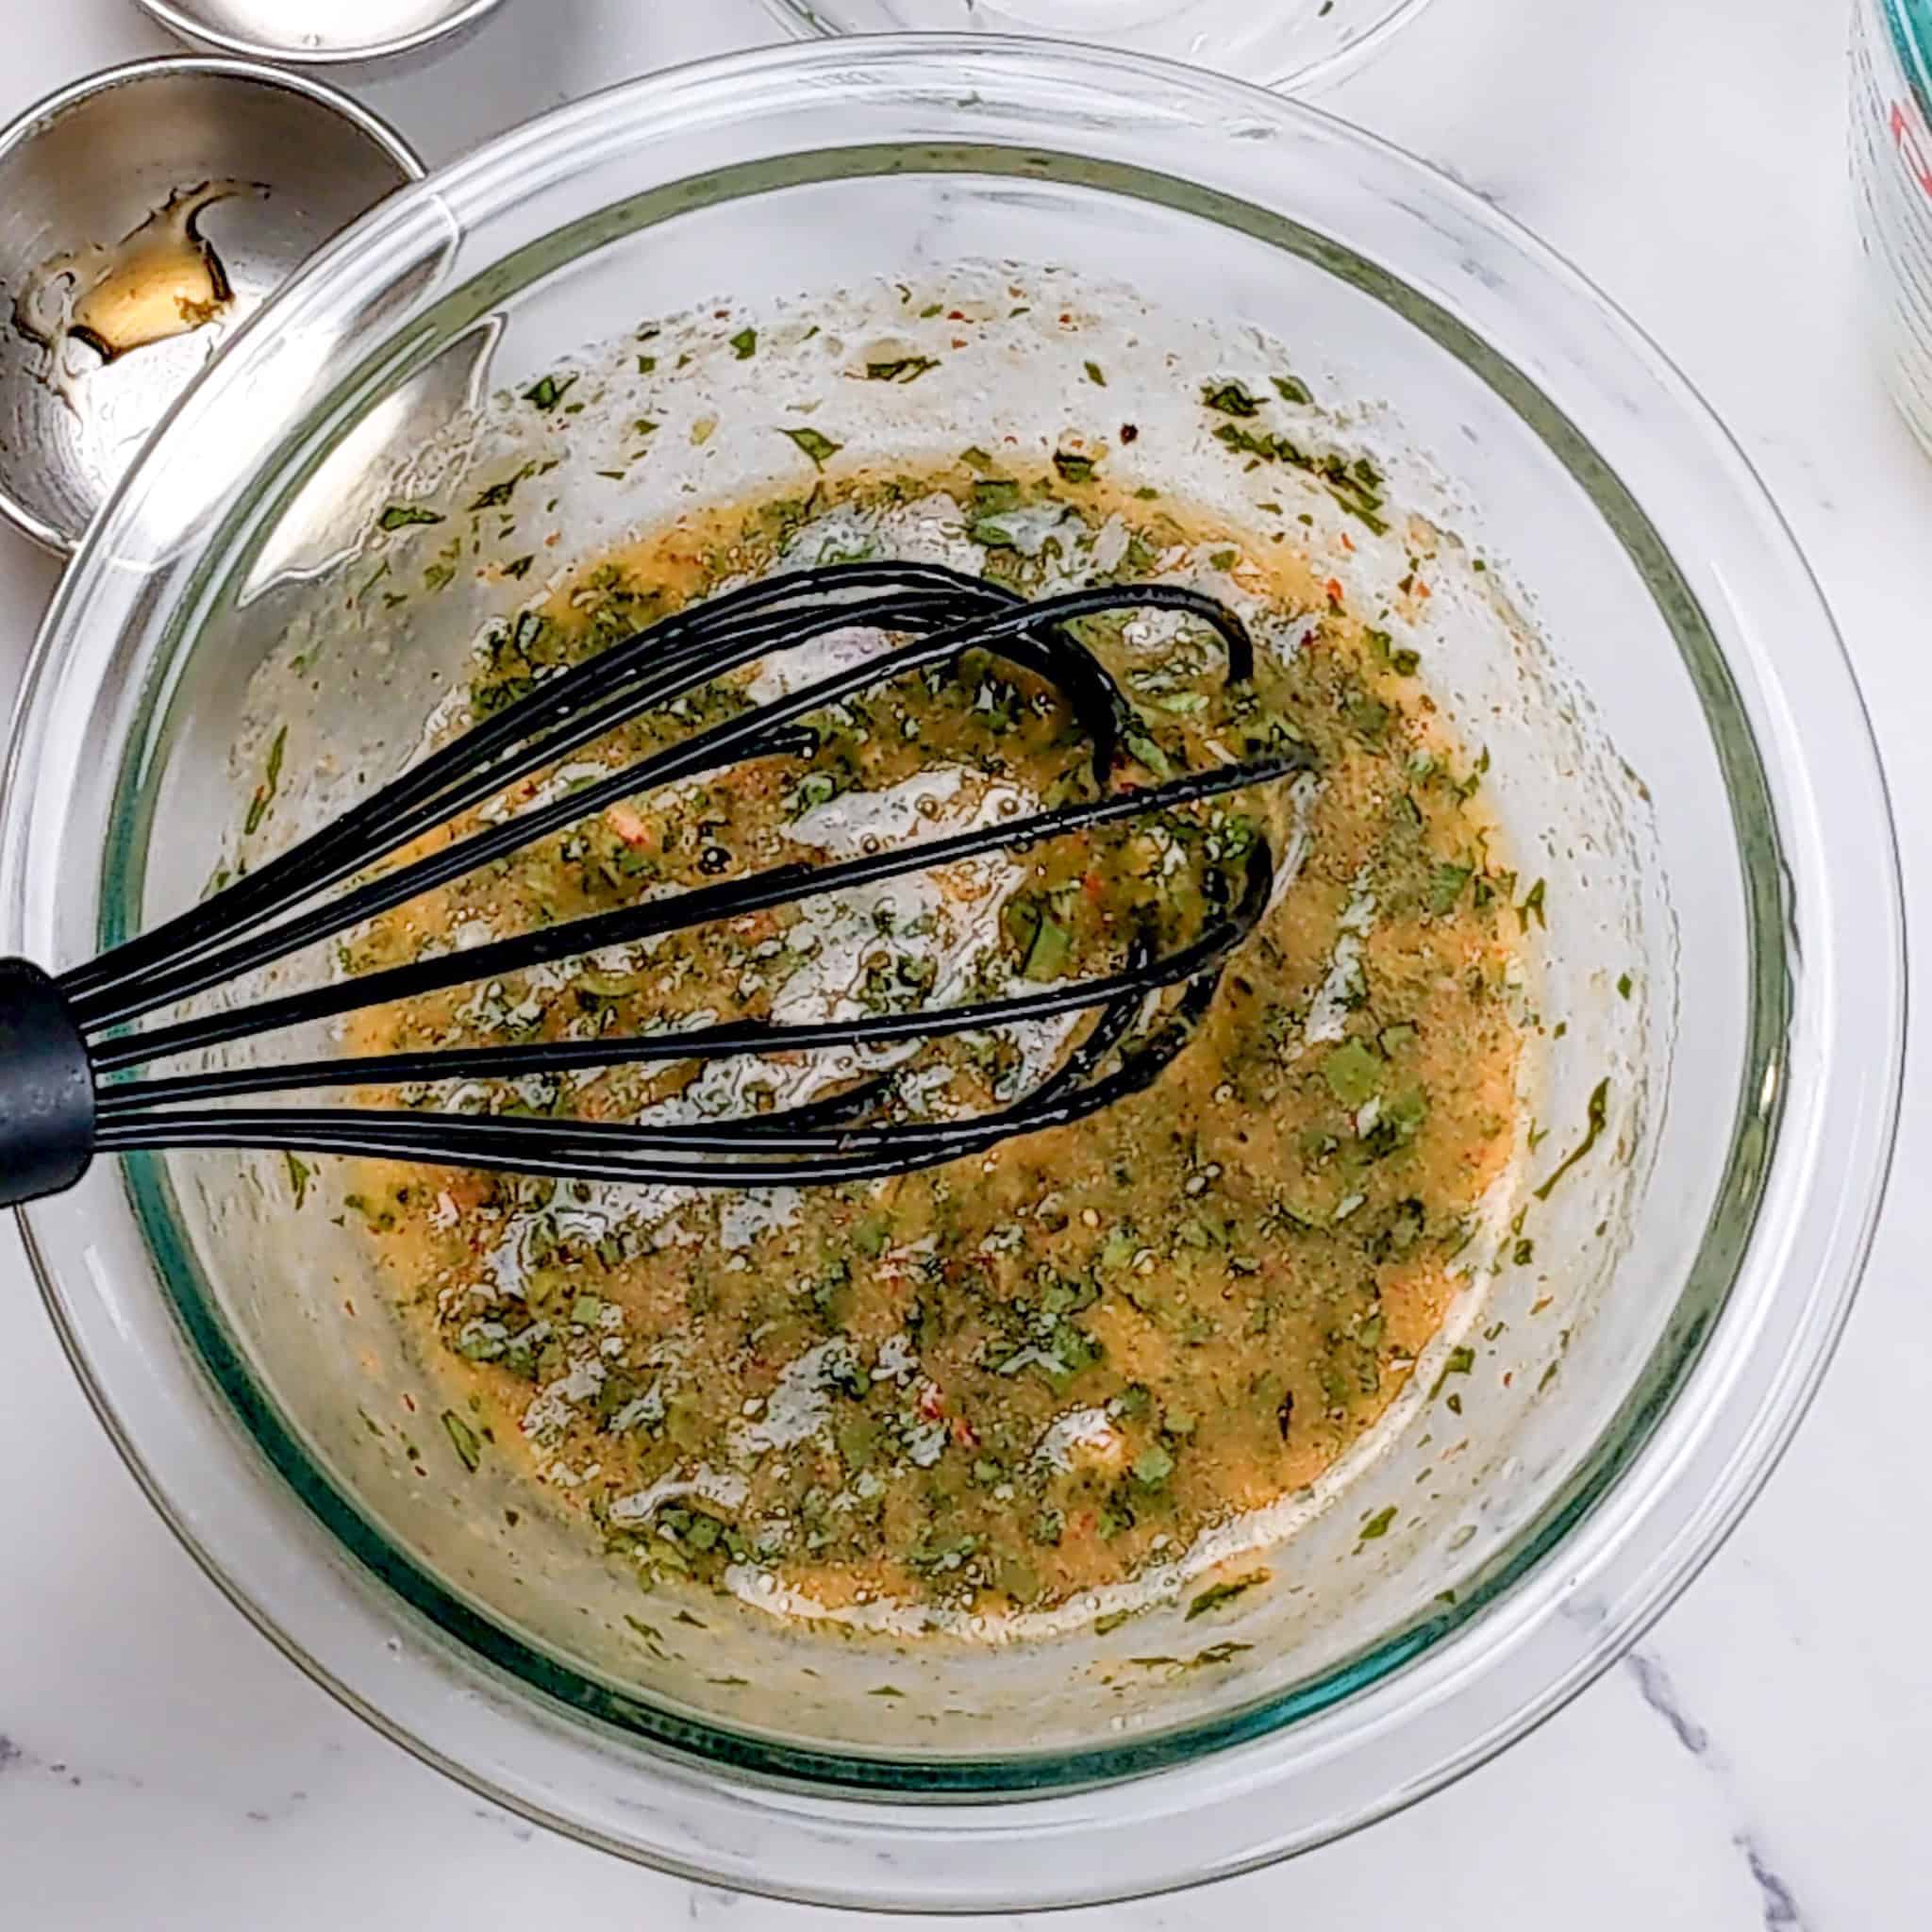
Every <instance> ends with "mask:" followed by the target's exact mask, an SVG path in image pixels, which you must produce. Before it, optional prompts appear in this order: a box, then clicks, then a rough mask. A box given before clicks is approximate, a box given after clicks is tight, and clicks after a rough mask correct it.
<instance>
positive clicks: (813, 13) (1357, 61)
mask: <svg viewBox="0 0 1932 1932" xmlns="http://www.w3.org/2000/svg"><path fill="white" fill-rule="evenodd" d="M143 4H144V5H145V4H149V0H143ZM1431 4H1432V0H1396V4H1395V5H1394V6H1393V7H1391V8H1390V10H1389V11H1388V12H1387V13H1386V14H1384V15H1383V17H1382V18H1381V19H1380V20H1378V21H1377V22H1376V23H1375V25H1374V26H1372V27H1371V28H1370V29H1369V30H1368V32H1367V33H1365V34H1362V35H1360V36H1359V37H1358V38H1357V39H1355V40H1353V41H1350V42H1348V44H1347V45H1346V46H1342V47H1338V48H1336V50H1335V51H1334V52H1333V53H1332V54H1323V55H1321V56H1319V57H1318V58H1315V59H1312V60H1305V61H1303V62H1302V63H1301V64H1300V65H1299V66H1295V65H1292V64H1291V65H1290V66H1287V67H1283V68H1279V69H1271V71H1269V72H1268V73H1266V74H1261V75H1253V76H1251V78H1252V79H1253V80H1254V81H1255V82H1256V83H1257V85H1259V86H1263V87H1269V88H1283V89H1286V90H1287V91H1288V92H1291V93H1293V94H1296V95H1299V96H1301V97H1303V98H1307V96H1309V95H1312V94H1318V93H1321V92H1324V91H1325V90H1326V89H1328V88H1331V87H1333V86H1335V85H1336V84H1337V83H1338V82H1340V81H1342V80H1345V79H1346V78H1347V77H1348V76H1349V75H1351V74H1353V73H1355V72H1356V71H1357V68H1360V67H1363V66H1365V65H1367V63H1368V62H1369V61H1371V60H1373V59H1374V58H1375V57H1376V55H1378V54H1379V53H1381V52H1382V50H1383V49H1384V48H1385V47H1386V46H1387V45H1388V44H1389V42H1391V40H1393V39H1394V37H1395V36H1396V35H1397V34H1398V33H1400V32H1401V31H1402V29H1403V28H1404V27H1406V26H1410V25H1413V24H1414V23H1415V22H1416V21H1417V20H1419V19H1420V18H1421V17H1422V16H1423V14H1424V13H1425V12H1426V11H1427V10H1428V8H1429V7H1430V5H1431ZM765 8H766V10H767V11H768V12H769V13H771V14H772V15H773V16H774V18H775V19H776V20H777V21H778V22H779V23H780V25H783V26H784V27H785V28H786V29H787V30H788V31H789V32H790V33H791V34H793V35H795V36H797V37H798V38H799V39H801V40H809V39H812V38H818V39H823V40H837V39H845V40H850V39H854V38H857V37H859V36H860V35H861V34H864V33H865V32H866V30H864V29H860V28H857V27H842V26H836V25H832V24H830V23H829V22H827V21H826V20H824V18H823V16H822V13H821V9H820V8H818V7H816V6H814V5H813V4H812V0H765ZM924 31H925V33H926V34H927V35H928V37H930V36H934V35H938V34H941V33H944V32H947V31H951V30H949V29H944V28H937V27H935V28H929V29H925V30H924ZM866 37H868V38H874V39H876V38H880V36H878V35H876V34H867V35H866ZM974 38H975V39H977V38H982V37H980V36H974ZM996 38H997V37H996ZM1065 44H1068V45H1076V44H1078V42H1071V41H1070V42H1066V43H1065ZM1143 58H1155V57H1143ZM1207 71H1208V72H1210V73H1219V72H1222V71H1223V70H1220V69H1218V68H1209V69H1208V70H1207Z"/></svg>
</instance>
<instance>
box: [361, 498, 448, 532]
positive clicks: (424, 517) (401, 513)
mask: <svg viewBox="0 0 1932 1932" xmlns="http://www.w3.org/2000/svg"><path fill="white" fill-rule="evenodd" d="M442 521H443V519H442V516H441V513H440V512H439V511H436V510H433V509H425V508H423V507H422V505H421V504H416V503H392V504H391V505H390V507H389V508H387V509H386V510H384V511H383V513H382V514H381V516H379V517H378V518H377V519H376V520H375V522H376V527H377V528H378V529H381V530H401V529H406V528H408V525H411V524H440V523H441V522H442Z"/></svg>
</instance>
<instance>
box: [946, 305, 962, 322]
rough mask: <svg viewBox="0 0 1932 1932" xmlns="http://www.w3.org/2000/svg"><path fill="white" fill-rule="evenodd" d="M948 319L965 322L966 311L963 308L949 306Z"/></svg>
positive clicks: (949, 320)
mask: <svg viewBox="0 0 1932 1932" xmlns="http://www.w3.org/2000/svg"><path fill="white" fill-rule="evenodd" d="M946 320H947V321H948V322H964V321H965V320H966V311H965V310H964V309H963V308H949V309H947V310H946Z"/></svg>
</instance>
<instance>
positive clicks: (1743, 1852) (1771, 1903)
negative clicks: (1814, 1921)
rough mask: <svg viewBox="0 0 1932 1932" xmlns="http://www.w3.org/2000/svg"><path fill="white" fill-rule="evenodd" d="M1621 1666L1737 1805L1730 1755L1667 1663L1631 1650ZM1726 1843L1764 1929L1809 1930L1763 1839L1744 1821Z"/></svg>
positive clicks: (1782, 1931)
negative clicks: (1751, 1890)
mask: <svg viewBox="0 0 1932 1932" xmlns="http://www.w3.org/2000/svg"><path fill="white" fill-rule="evenodd" d="M1624 1671H1625V1673H1626V1674H1628V1676H1629V1678H1630V1681H1631V1682H1632V1683H1633V1684H1635V1685H1636V1687H1637V1693H1638V1695H1639V1696H1640V1697H1641V1698H1642V1699H1643V1701H1644V1703H1645V1704H1646V1705H1648V1706H1649V1707H1650V1708H1651V1709H1652V1710H1653V1711H1655V1712H1656V1713H1657V1716H1658V1717H1660V1718H1661V1719H1662V1720H1663V1722H1664V1723H1665V1724H1667V1725H1668V1726H1669V1727H1670V1731H1671V1735H1672V1736H1673V1737H1674V1738H1675V1739H1676V1740H1677V1742H1678V1743H1679V1744H1681V1745H1682V1746H1683V1747H1684V1749H1685V1751H1686V1752H1687V1753H1689V1755H1690V1756H1691V1757H1693V1758H1695V1759H1696V1760H1697V1762H1698V1763H1699V1764H1701V1765H1702V1766H1703V1767H1704V1769H1705V1770H1706V1771H1707V1773H1708V1774H1710V1776H1711V1777H1712V1778H1713V1779H1714V1780H1715V1781H1716V1783H1717V1786H1718V1788H1719V1790H1721V1791H1722V1792H1723V1794H1724V1799H1725V1801H1726V1803H1728V1804H1730V1805H1731V1806H1732V1807H1733V1808H1734V1809H1735V1808H1737V1807H1738V1802H1739V1801H1738V1795H1737V1791H1736V1789H1735V1780H1734V1777H1733V1774H1732V1770H1731V1765H1730V1760H1729V1759H1728V1758H1727V1757H1725V1756H1724V1753H1723V1752H1722V1751H1721V1750H1719V1749H1718V1748H1717V1746H1716V1745H1715V1743H1714V1742H1713V1741H1712V1739H1711V1735H1710V1733H1709V1731H1708V1730H1707V1729H1706V1728H1705V1726H1704V1725H1703V1724H1700V1723H1699V1722H1698V1721H1697V1719H1696V1718H1695V1717H1694V1716H1693V1715H1692V1714H1691V1710H1690V1708H1689V1707H1688V1706H1687V1705H1686V1704H1685V1703H1684V1700H1683V1698H1682V1696H1681V1695H1680V1694H1679V1693H1678V1691H1677V1687H1676V1685H1675V1684H1674V1682H1673V1680H1672V1677H1671V1674H1670V1671H1669V1669H1668V1668H1667V1667H1666V1666H1665V1664H1664V1661H1663V1659H1662V1658H1661V1657H1658V1656H1657V1653H1656V1652H1655V1651H1649V1650H1633V1651H1632V1652H1631V1653H1630V1655H1629V1656H1628V1657H1625V1658H1624ZM1731 1843H1732V1845H1733V1846H1734V1847H1735V1848H1736V1850H1737V1851H1738V1852H1739V1854H1740V1856H1741V1857H1743V1860H1744V1863H1745V1867H1746V1869H1747V1870H1748V1871H1749V1872H1750V1874H1751V1881H1752V1883H1753V1884H1754V1885H1756V1886H1757V1893H1758V1898H1759V1901H1760V1905H1761V1909H1762V1913H1763V1923H1764V1932H1813V1928H1812V1925H1811V1922H1810V1921H1809V1920H1808V1919H1807V1917H1806V1915H1805V1911H1804V1908H1803V1907H1801V1906H1800V1905H1799V1903H1798V1899H1797V1894H1796V1893H1795V1892H1794V1891H1793V1890H1792V1889H1791V1886H1790V1881H1789V1880H1788V1879H1786V1878H1785V1877H1784V1876H1783V1874H1781V1873H1780V1872H1779V1871H1778V1870H1777V1868H1776V1867H1775V1866H1774V1864H1773V1863H1772V1860H1771V1856H1770V1854H1769V1852H1768V1851H1767V1850H1766V1849H1765V1846H1764V1843H1763V1840H1761V1839H1760V1838H1759V1836H1758V1835H1757V1832H1756V1831H1755V1830H1753V1829H1752V1828H1751V1827H1750V1826H1749V1825H1740V1827H1739V1828H1738V1829H1737V1830H1736V1831H1734V1832H1733V1833H1732V1835H1731Z"/></svg>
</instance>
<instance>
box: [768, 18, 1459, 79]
mask: <svg viewBox="0 0 1932 1932" xmlns="http://www.w3.org/2000/svg"><path fill="white" fill-rule="evenodd" d="M765 4H766V5H767V6H768V7H770V8H771V9H772V11H773V12H774V13H775V14H776V15H777V16H778V18H779V19H780V20H782V21H783V22H784V23H785V24H786V25H788V26H789V27H791V30H792V31H793V32H794V33H820V34H890V33H908V32H919V33H981V34H1002V35H1021V36H1026V37H1029V38H1033V39H1038V40H1050V41H1071V42H1076V43H1078V44H1081V45H1086V46H1097V47H1112V48H1118V49H1120V50H1121V51H1123V52H1124V53H1130V54H1152V55H1157V56H1158V57H1159V58H1163V59H1168V60H1184V61H1186V62H1188V63H1189V65H1191V66H1194V67H1205V68H1208V69H1210V70H1212V71H1213V72H1214V73H1217V74H1229V75H1235V76H1237V77H1238V78H1240V79H1242V80H1250V81H1257V82H1259V83H1260V84H1261V85H1263V86H1266V87H1281V88H1287V89H1289V90H1291V91H1292V92H1297V93H1308V92H1314V91H1315V90H1317V89H1320V88H1324V87H1326V86H1328V85H1330V84H1331V83H1332V82H1334V81H1337V80H1340V79H1341V76H1342V75H1345V74H1347V73H1348V72H1349V71H1350V70H1351V69H1352V68H1354V67H1356V66H1357V65H1359V64H1360V63H1361V62H1362V61H1364V60H1366V59H1368V58H1370V57H1371V56H1372V55H1373V54H1374V53H1375V52H1376V51H1377V50H1378V49H1379V48H1380V47H1382V46H1383V45H1384V44H1385V43H1386V42H1388V40H1389V39H1390V37H1391V35H1392V34H1394V33H1395V31H1396V30H1397V28H1399V27H1401V26H1404V25H1407V23H1408V22H1410V21H1412V20H1414V19H1415V17H1416V16H1417V15H1418V14H1419V13H1421V11H1422V10H1423V8H1424V7H1425V6H1427V5H1428V0H765Z"/></svg>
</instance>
